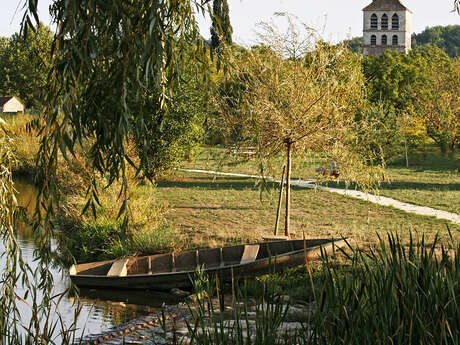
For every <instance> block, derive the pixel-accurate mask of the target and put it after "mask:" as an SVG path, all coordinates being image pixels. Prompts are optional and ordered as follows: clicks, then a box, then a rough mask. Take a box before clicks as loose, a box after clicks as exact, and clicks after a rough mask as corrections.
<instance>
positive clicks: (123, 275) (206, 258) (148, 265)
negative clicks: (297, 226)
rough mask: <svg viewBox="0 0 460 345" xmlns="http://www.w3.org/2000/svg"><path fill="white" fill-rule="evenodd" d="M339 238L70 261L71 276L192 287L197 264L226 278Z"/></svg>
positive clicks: (287, 260)
mask: <svg viewBox="0 0 460 345" xmlns="http://www.w3.org/2000/svg"><path fill="white" fill-rule="evenodd" d="M345 245H346V242H345V241H344V240H342V239H316V240H305V241H304V240H288V241H273V242H261V243H253V244H242V245H236V246H230V247H223V248H207V249H197V250H190V251H185V252H182V253H168V254H156V255H150V256H142V257H128V258H123V259H119V260H109V261H100V262H92V263H86V264H80V265H73V266H72V267H71V268H70V270H69V271H70V272H69V273H70V278H71V279H72V282H73V283H74V284H75V285H77V286H82V287H94V288H121V289H151V290H170V289H172V288H190V287H191V286H192V280H191V279H192V278H193V275H194V273H195V272H196V270H197V268H198V267H202V268H203V270H204V272H206V273H207V274H215V273H216V272H217V273H218V274H219V277H220V279H223V280H224V281H228V280H231V279H232V276H233V277H248V276H256V275H259V274H263V273H266V272H267V271H269V270H280V269H284V268H287V267H294V266H298V265H301V264H303V263H305V260H306V259H308V260H313V259H316V258H318V257H319V256H321V252H330V251H332V250H333V249H334V247H335V248H337V247H343V246H345Z"/></svg>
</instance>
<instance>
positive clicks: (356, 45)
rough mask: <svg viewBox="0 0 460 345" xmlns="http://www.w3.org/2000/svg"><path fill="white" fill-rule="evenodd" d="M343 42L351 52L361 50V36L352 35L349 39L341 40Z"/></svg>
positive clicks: (360, 51)
mask: <svg viewBox="0 0 460 345" xmlns="http://www.w3.org/2000/svg"><path fill="white" fill-rule="evenodd" d="M343 44H344V45H345V46H347V47H348V48H349V49H350V50H351V51H352V52H353V53H356V54H358V53H360V54H361V53H362V52H363V44H364V43H363V38H362V37H353V38H351V39H349V40H345V41H343Z"/></svg>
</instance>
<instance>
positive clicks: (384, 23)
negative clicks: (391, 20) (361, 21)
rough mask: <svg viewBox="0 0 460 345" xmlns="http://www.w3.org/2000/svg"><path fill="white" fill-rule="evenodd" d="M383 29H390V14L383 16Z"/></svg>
mask: <svg viewBox="0 0 460 345" xmlns="http://www.w3.org/2000/svg"><path fill="white" fill-rule="evenodd" d="M382 30H388V16H387V15H386V14H384V15H383V16H382Z"/></svg>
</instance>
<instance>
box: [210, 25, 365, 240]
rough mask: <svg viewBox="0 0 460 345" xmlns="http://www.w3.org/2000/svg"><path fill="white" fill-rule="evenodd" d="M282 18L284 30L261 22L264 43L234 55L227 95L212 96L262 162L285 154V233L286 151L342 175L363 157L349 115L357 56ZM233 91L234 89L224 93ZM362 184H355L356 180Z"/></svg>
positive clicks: (355, 104) (355, 93) (358, 75)
mask: <svg viewBox="0 0 460 345" xmlns="http://www.w3.org/2000/svg"><path fill="white" fill-rule="evenodd" d="M288 20H289V30H288V32H287V33H286V34H280V33H278V32H277V31H276V30H275V29H274V28H273V27H272V26H271V25H269V24H263V26H262V30H263V31H262V32H261V35H260V36H261V38H263V40H264V43H265V44H264V45H263V46H262V47H259V48H257V49H253V50H251V51H248V52H244V53H242V54H240V55H238V56H236V57H235V61H233V62H232V66H234V67H235V70H234V71H232V73H231V75H232V78H233V81H234V83H235V84H234V85H237V88H236V89H237V90H242V92H235V93H236V94H237V98H236V99H232V98H230V97H231V96H232V93H233V92H231V93H228V94H225V95H224V97H223V98H221V99H218V102H219V104H220V109H221V110H222V117H224V118H226V119H228V124H227V125H228V127H229V128H233V127H234V125H239V126H241V127H243V128H246V131H245V134H246V135H247V138H246V141H247V142H248V143H249V144H255V145H256V146H257V149H258V155H259V158H260V159H261V160H262V162H266V161H267V160H270V158H272V157H275V156H277V155H278V154H279V153H280V152H281V151H284V150H285V152H286V167H287V188H286V212H285V234H286V235H289V209H290V197H289V195H290V188H289V179H290V164H291V153H292V152H293V151H298V152H306V151H314V152H321V153H322V154H324V155H326V156H328V157H330V158H331V159H333V160H334V161H335V162H336V163H338V164H339V165H340V167H341V169H342V171H341V173H342V174H343V177H344V178H346V177H347V176H348V177H350V178H351V176H352V175H353V174H354V173H356V172H357V171H359V172H360V173H362V175H361V176H357V174H355V175H354V176H353V177H355V178H356V179H357V180H360V177H361V178H362V177H364V175H365V171H367V170H368V169H367V166H366V163H367V162H368V160H366V159H362V158H363V157H362V156H361V152H359V150H358V149H357V147H356V137H355V133H354V130H353V116H354V114H355V113H356V111H357V109H358V108H359V106H360V104H361V101H362V99H363V75H362V72H361V61H360V59H359V58H357V57H356V55H354V54H353V53H351V52H350V51H349V50H348V49H346V48H344V47H334V46H331V45H329V44H327V43H324V42H321V41H318V42H317V44H316V45H314V43H313V42H314V41H315V38H316V35H315V34H314V33H313V32H312V31H311V30H307V34H306V35H302V34H300V33H299V30H300V29H297V28H298V27H297V26H296V25H295V23H293V22H292V21H291V19H290V18H288ZM232 91H235V90H232ZM361 182H362V181H361Z"/></svg>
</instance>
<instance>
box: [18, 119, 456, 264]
mask: <svg viewBox="0 0 460 345" xmlns="http://www.w3.org/2000/svg"><path fill="white" fill-rule="evenodd" d="M9 121H10V127H11V131H12V132H14V133H15V135H14V136H13V138H14V142H15V146H16V149H15V152H16V156H17V157H18V159H17V164H16V169H15V170H16V172H17V173H19V172H25V171H27V172H29V173H30V172H31V171H34V168H32V165H33V162H34V157H35V155H36V153H37V152H36V150H37V149H38V145H39V143H38V138H37V130H36V129H35V127H34V126H32V125H30V124H29V123H30V121H39V118H34V117H32V116H31V115H25V116H24V117H19V116H18V117H16V118H10V119H9ZM204 152H205V153H206V152H211V153H213V151H212V150H211V151H209V150H208V151H204ZM205 153H203V154H202V155H201V156H200V157H199V158H198V160H197V161H196V163H195V164H194V165H203V164H205V163H206V162H207V163H209V164H213V163H216V162H217V158H215V157H214V158H212V157H211V158H212V159H211V158H209V157H207V158H206V157H204V156H203V155H205ZM218 153H222V152H220V151H219V152H218ZM231 159H236V158H235V157H232V158H231ZM239 159H241V158H239ZM85 162H86V159H85V155H84V153H83V152H76V155H75V157H72V158H71V163H70V164H66V163H64V161H63V163H62V164H61V165H60V166H59V169H58V175H57V181H56V184H57V185H58V186H59V188H60V191H61V195H62V197H61V200H60V203H59V209H58V210H57V211H58V212H57V215H58V219H57V221H58V225H59V228H60V231H62V232H63V233H64V235H65V236H64V237H65V238H66V239H67V241H66V246H68V248H69V249H70V252H71V253H72V255H73V256H74V257H75V258H76V260H77V261H78V262H88V261H97V260H104V259H112V258H118V257H120V256H123V255H126V254H130V255H144V254H152V253H158V252H170V251H182V250H186V249H195V248H202V247H217V246H226V245H231V244H236V243H238V244H239V243H242V242H258V241H260V240H261V239H262V238H263V237H267V236H270V235H271V234H273V229H274V224H275V216H276V206H277V200H278V187H279V185H278V184H276V183H273V182H270V181H269V182H268V183H267V184H266V185H262V182H261V181H260V180H258V179H253V178H250V177H244V176H240V177H235V176H217V177H215V176H209V175H206V174H201V173H189V172H179V171H175V172H170V173H169V174H168V175H164V176H163V177H160V178H158V179H157V181H156V184H151V183H150V182H149V181H146V180H140V179H139V178H137V177H136V176H135V172H134V171H130V172H129V176H128V178H129V183H130V186H131V187H130V188H131V190H130V210H129V214H130V217H131V226H130V232H129V234H128V237H127V240H126V241H124V237H123V235H122V233H121V223H120V220H119V219H117V216H118V211H119V209H120V207H121V201H120V200H119V198H118V193H119V190H120V186H119V184H117V183H116V182H115V183H114V184H112V185H111V186H110V187H109V188H104V187H105V183H106V181H105V180H104V179H103V178H98V179H96V183H97V186H98V191H99V194H98V201H99V204H97V203H96V204H95V209H94V210H95V211H96V214H97V217H96V218H94V217H93V215H92V213H91V212H90V209H89V210H88V211H87V212H86V213H84V214H82V210H83V209H84V206H85V204H86V201H87V194H86V192H87V186H88V185H90V183H91V179H92V176H91V175H90V173H89V172H88V171H87V169H86V163H85ZM304 163H305V162H304ZM319 163H320V162H319V161H318V160H315V159H312V160H311V162H310V163H309V164H307V165H305V166H304V167H303V168H302V166H301V165H302V164H300V163H299V164H300V166H298V167H297V172H298V173H302V172H303V173H305V174H308V173H312V171H313V173H314V169H313V166H314V164H319ZM251 164H254V162H253V161H252V160H249V161H247V162H243V163H241V164H240V165H239V166H238V167H237V168H238V169H239V168H240V167H242V169H243V170H244V169H252V168H254V167H253V166H252V165H251ZM305 164H306V163H305ZM229 167H230V165H229ZM233 169H236V168H235V167H233ZM302 169H303V170H302ZM294 171H296V170H294ZM394 171H396V170H395V169H393V170H391V174H395V173H394ZM397 171H399V170H397ZM253 173H257V171H253ZM418 174H419V175H420V174H421V175H420V176H419V177H418V178H417V179H418V180H420V181H422V180H423V183H425V182H428V180H427V179H428V178H429V176H432V175H433V174H432V173H429V172H427V171H425V172H420V173H418ZM443 174H444V172H440V176H441V177H442V176H444V175H443ZM398 176H402V172H400V175H398ZM451 179H453V180H452V181H451V180H449V181H451V182H452V183H448V184H447V185H446V186H447V187H446V188H451V189H452V191H451V194H452V196H455V195H456V193H458V191H457V189H456V187H455V186H456V185H457V184H456V183H457V182H456V181H457V177H454V176H453V175H452V176H451ZM438 180H439V179H438ZM438 180H436V181H438ZM433 181H434V180H433ZM401 186H402V187H403V185H401ZM262 187H264V189H261V188H262ZM402 187H401V188H402ZM432 194H433V195H436V198H437V199H439V198H440V196H439V195H438V194H439V192H436V191H433V192H432ZM449 195H450V194H449ZM291 212H292V213H291V226H292V235H293V237H294V238H302V236H303V233H305V235H306V236H307V238H330V237H340V236H344V237H347V238H353V240H354V241H355V243H356V244H357V245H359V246H369V245H373V244H374V243H376V241H377V240H378V238H379V236H383V235H384V234H385V233H387V232H388V231H391V232H398V233H399V234H400V236H401V240H402V241H403V242H405V243H408V242H409V241H410V236H409V234H410V233H411V232H412V233H413V234H416V235H417V236H420V237H421V236H425V237H426V238H427V240H432V239H434V237H435V236H436V235H437V234H439V237H440V238H441V240H442V241H448V240H449V235H448V232H447V231H446V226H450V227H451V230H452V232H453V233H456V232H457V231H458V230H459V228H460V227H458V226H456V225H449V222H447V221H443V220H438V219H434V218H432V217H424V216H418V215H410V214H407V213H405V212H402V211H399V210H396V209H393V208H390V207H383V206H378V205H373V204H371V203H369V202H366V201H363V200H355V199H352V198H349V197H347V196H342V195H335V194H332V193H328V192H326V191H322V190H314V189H313V190H305V189H302V188H297V187H295V186H294V187H293V191H292V211H291ZM281 231H282V229H281Z"/></svg>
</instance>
